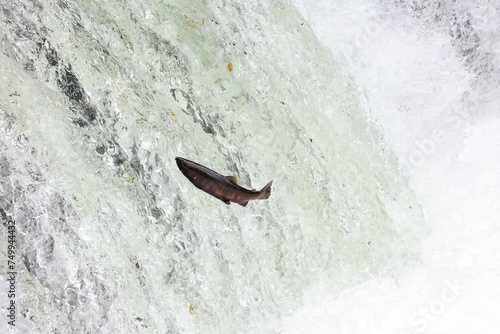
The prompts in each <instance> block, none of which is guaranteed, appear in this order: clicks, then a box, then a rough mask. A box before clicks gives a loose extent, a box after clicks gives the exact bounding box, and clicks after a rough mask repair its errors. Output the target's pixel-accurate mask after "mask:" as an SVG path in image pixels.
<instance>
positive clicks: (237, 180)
mask: <svg viewBox="0 0 500 334" xmlns="http://www.w3.org/2000/svg"><path fill="white" fill-rule="evenodd" d="M226 177H227V179H228V180H229V181H231V182H232V183H234V184H238V183H239V182H240V179H239V178H238V177H237V176H226Z"/></svg>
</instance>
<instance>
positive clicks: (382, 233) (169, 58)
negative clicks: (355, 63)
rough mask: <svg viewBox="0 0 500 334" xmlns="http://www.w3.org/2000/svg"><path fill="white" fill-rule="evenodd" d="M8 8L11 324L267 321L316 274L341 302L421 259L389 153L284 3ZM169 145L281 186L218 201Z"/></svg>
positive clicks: (3, 143)
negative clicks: (187, 174)
mask: <svg viewBox="0 0 500 334" xmlns="http://www.w3.org/2000/svg"><path fill="white" fill-rule="evenodd" d="M0 7H1V9H2V10H1V12H0V33H1V36H0V39H1V41H0V50H1V52H0V75H1V77H0V85H1V87H0V124H1V126H0V132H1V137H0V207H1V211H0V213H1V216H2V218H1V219H2V225H1V227H0V230H1V231H2V234H1V235H2V241H1V243H0V245H1V249H0V254H1V255H2V256H1V259H2V260H1V267H0V268H1V270H2V272H1V274H2V282H3V283H2V286H6V283H5V281H6V278H7V276H6V272H7V271H9V270H7V267H6V260H4V259H6V258H7V246H6V242H5V241H6V240H7V237H6V235H7V221H9V220H12V221H14V222H15V225H16V232H17V234H16V258H15V270H16V271H17V273H18V274H17V281H16V305H17V317H16V327H15V329H17V330H18V331H19V332H31V333H37V332H40V333H96V332H107V333H278V332H280V321H281V320H282V319H283V318H284V317H286V316H289V315H290V314H292V312H293V311H294V310H295V309H297V308H298V307H300V306H301V305H302V303H303V297H304V291H305V290H306V289H308V288H309V287H311V286H312V285H314V286H318V287H320V288H321V290H322V291H324V293H325V294H329V295H333V296H334V295H336V294H338V293H340V292H341V291H342V290H343V289H345V288H347V287H350V286H353V285H355V284H357V283H360V282H363V281H365V280H367V279H370V278H372V277H375V276H377V275H382V274H384V275H391V274H393V273H396V272H398V271H400V270H401V268H404V267H406V266H410V265H412V264H415V263H418V261H419V248H418V245H419V240H420V239H421V238H422V236H423V235H425V233H426V228H425V224H424V223H423V219H422V215H421V209H420V207H419V206H418V204H416V202H415V199H414V197H413V194H412V192H411V191H410V189H409V187H408V184H407V180H406V179H405V177H404V176H402V173H400V169H399V167H398V165H397V160H396V158H395V155H394V153H393V152H392V149H391V148H390V146H389V145H388V144H387V143H386V142H385V141H384V138H383V136H382V135H381V133H380V131H379V129H378V127H377V125H376V124H375V123H374V121H373V117H372V115H371V112H370V108H369V104H368V103H367V100H366V98H365V96H364V94H363V93H362V92H361V91H360V90H359V89H358V88H357V85H356V84H355V83H354V81H353V79H352V78H351V77H350V76H349V74H348V73H346V72H345V71H344V70H343V66H342V64H339V63H338V61H337V60H335V58H334V57H333V55H332V52H331V51H330V50H329V49H326V48H325V47H323V46H322V44H321V43H320V42H318V40H317V39H316V37H315V35H314V34H313V33H312V31H311V28H310V27H309V24H308V23H307V22H306V21H305V20H304V18H302V16H301V15H299V13H298V12H297V10H296V9H295V7H293V6H292V5H291V4H290V3H288V2H287V1H224V0H221V1H201V0H195V1H188V2H186V1H184V2H181V1H179V2H176V1H149V2H148V1H128V2H127V1H108V0H106V1H93V2H90V1H84V0H82V1H64V0H58V1H49V0H44V1H28V0H20V1H2V2H1V3H0ZM176 156H182V157H185V158H188V159H191V160H194V161H197V162H199V163H201V164H203V165H206V166H209V167H210V168H213V169H214V170H216V171H218V172H221V173H223V174H227V175H238V176H239V177H240V180H241V181H240V182H241V183H242V185H243V186H245V187H248V188H250V189H251V188H257V189H260V188H261V187H262V186H264V185H265V184H266V183H267V182H268V181H270V180H273V181H274V182H273V192H272V196H271V197H270V198H269V199H268V200H266V201H255V202H250V203H249V205H248V206H247V207H246V208H243V207H240V206H238V205H234V204H232V205H229V206H227V205H226V204H224V203H222V202H221V201H219V200H217V199H215V198H213V197H210V196H208V195H207V194H205V193H203V192H201V191H199V190H198V189H196V188H195V187H193V186H192V184H191V183H189V181H188V180H187V179H185V178H184V176H183V175H182V174H181V173H180V171H179V170H178V168H177V166H176V164H175V160H174V158H175V157H176ZM3 291H4V290H2V294H3V295H2V299H1V300H2V303H4V300H6V299H4V296H5V294H4V292H3ZM6 303H7V301H5V305H6ZM5 305H2V307H4V306H5ZM1 326H7V325H6V321H4V319H3V320H2V324H1ZM0 328H5V327H0ZM7 328H8V329H9V330H11V331H12V330H14V328H13V327H12V326H8V327H7Z"/></svg>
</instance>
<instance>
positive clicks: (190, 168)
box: [175, 157, 273, 206]
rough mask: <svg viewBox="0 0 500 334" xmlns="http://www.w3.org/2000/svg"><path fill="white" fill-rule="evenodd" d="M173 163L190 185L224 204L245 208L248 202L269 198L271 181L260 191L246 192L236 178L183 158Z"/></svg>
mask: <svg viewBox="0 0 500 334" xmlns="http://www.w3.org/2000/svg"><path fill="white" fill-rule="evenodd" d="M175 161H176V162H177V166H178V167H179V169H180V170H181V172H182V174H184V176H185V177H187V178H188V180H189V181H191V183H192V184H194V185H195V186H196V187H197V188H199V189H201V190H203V191H204V192H206V193H207V194H210V195H212V196H214V197H216V198H218V199H220V200H221V201H223V202H224V203H226V204H230V202H234V203H238V204H239V205H241V206H247V204H248V202H249V201H252V200H256V199H268V198H269V196H271V185H272V184H273V181H271V182H269V183H268V184H266V186H265V187H264V188H262V190H260V191H256V190H248V189H245V188H243V187H241V186H240V185H239V184H238V178H237V177H236V176H224V175H221V174H219V173H217V172H214V171H213V170H211V169H209V168H207V167H205V166H202V165H200V164H197V163H196V162H193V161H190V160H187V159H184V158H179V157H177V158H175Z"/></svg>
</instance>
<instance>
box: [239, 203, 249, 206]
mask: <svg viewBox="0 0 500 334" xmlns="http://www.w3.org/2000/svg"><path fill="white" fill-rule="evenodd" d="M238 204H239V205H241V206H247V204H248V202H243V203H238Z"/></svg>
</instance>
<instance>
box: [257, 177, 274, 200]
mask: <svg viewBox="0 0 500 334" xmlns="http://www.w3.org/2000/svg"><path fill="white" fill-rule="evenodd" d="M272 185H273V181H271V182H269V183H268V184H266V185H265V186H264V188H262V190H261V191H259V193H260V196H259V198H260V199H268V198H269V196H271V186H272Z"/></svg>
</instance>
